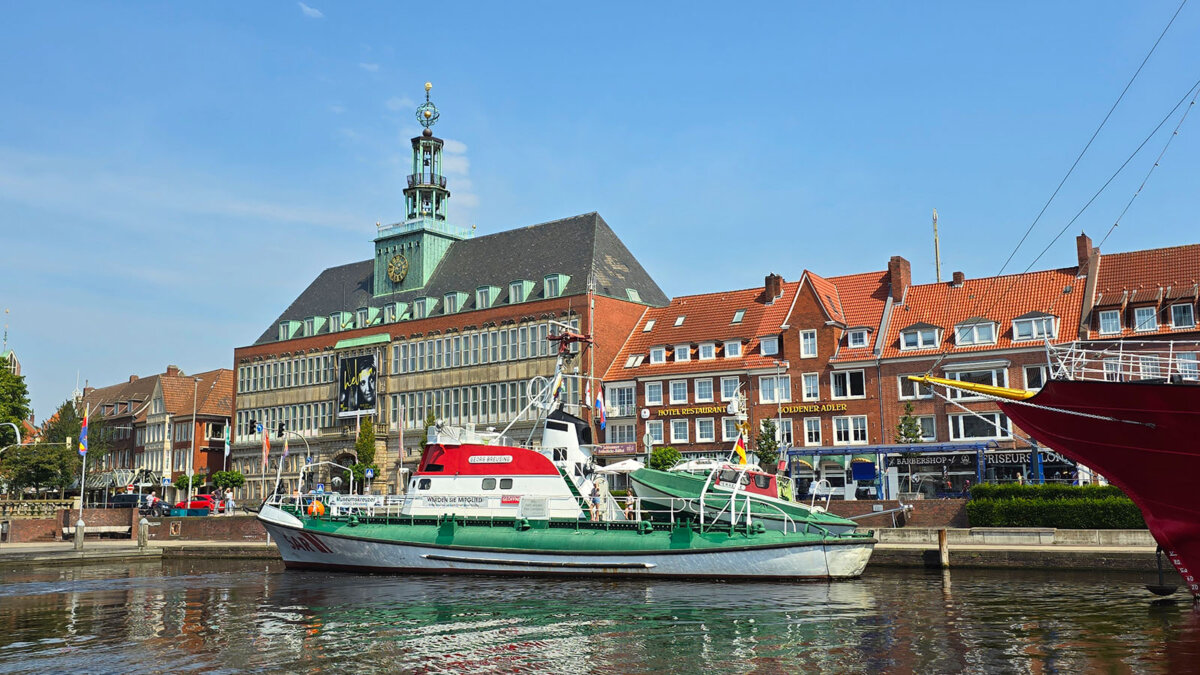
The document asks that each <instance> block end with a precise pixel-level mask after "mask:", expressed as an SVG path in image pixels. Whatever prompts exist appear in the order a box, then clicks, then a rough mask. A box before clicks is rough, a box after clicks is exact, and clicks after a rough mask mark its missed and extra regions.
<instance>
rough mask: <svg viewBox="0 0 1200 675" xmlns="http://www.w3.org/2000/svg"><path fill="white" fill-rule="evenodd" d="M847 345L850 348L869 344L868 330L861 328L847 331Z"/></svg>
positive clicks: (859, 347)
mask: <svg viewBox="0 0 1200 675" xmlns="http://www.w3.org/2000/svg"><path fill="white" fill-rule="evenodd" d="M846 346H847V347H849V348H850V349H861V348H863V347H866V346H867V331H866V330H865V329H862V328H859V329H856V330H852V331H849V332H847V333H846Z"/></svg>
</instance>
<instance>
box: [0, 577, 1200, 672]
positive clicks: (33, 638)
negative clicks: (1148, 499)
mask: <svg viewBox="0 0 1200 675" xmlns="http://www.w3.org/2000/svg"><path fill="white" fill-rule="evenodd" d="M1149 580H1150V579H1149V578H1148V577H1146V576H1143V575H1136V574H1128V573H1107V574H1105V573H1070V572H1029V571H1020V572H1001V571H979V570H955V571H952V572H949V573H943V572H940V571H939V572H926V571H917V570H901V569H889V568H882V567H871V568H868V572H867V575H866V576H865V577H864V578H863V579H861V580H857V581H850V582H839V583H785V584H771V583H737V584H735V583H728V584H722V583H688V582H670V581H630V580H622V581H602V580H587V579H583V580H549V579H525V578H483V577H414V576H373V575H357V574H340V573H338V574H330V573H314V572H300V571H286V570H284V569H283V567H282V565H281V564H280V563H278V562H273V561H204V560H196V561H191V560H173V561H156V562H149V563H134V564H119V565H113V564H104V565H99V564H98V565H92V566H84V567H62V568H43V569H38V570H33V569H15V568H14V569H2V570H0V672H5V673H60V672H61V673H65V672H71V673H132V672H171V673H207V674H216V673H236V672H270V673H276V672H278V673H296V672H307V673H313V672H330V673H335V672H336V673H346V672H352V673H367V672H454V673H462V672H481V673H485V672H559V673H578V672H612V673H629V672H632V673H659V672H661V673H688V672H719V673H748V672H767V673H770V672H806V673H807V672H831V673H837V672H979V673H983V672H986V673H1002V672H1014V673H1020V672H1072V673H1074V672H1095V671H1101V672H1145V673H1180V672H1194V671H1195V669H1196V668H1197V667H1198V666H1197V664H1200V610H1197V609H1194V608H1193V605H1192V602H1191V600H1190V599H1189V598H1185V597H1184V596H1183V595H1181V594H1179V595H1177V599H1176V600H1174V601H1171V600H1167V601H1162V600H1158V601H1156V600H1154V599H1153V596H1150V595H1149V594H1148V593H1147V592H1146V591H1145V590H1144V589H1143V588H1142V587H1141V584H1142V583H1144V582H1146V581H1149Z"/></svg>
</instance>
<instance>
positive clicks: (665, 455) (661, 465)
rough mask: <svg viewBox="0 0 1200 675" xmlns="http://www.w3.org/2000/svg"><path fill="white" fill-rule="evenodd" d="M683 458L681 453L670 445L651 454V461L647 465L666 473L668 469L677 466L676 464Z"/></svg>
mask: <svg viewBox="0 0 1200 675" xmlns="http://www.w3.org/2000/svg"><path fill="white" fill-rule="evenodd" d="M681 458H682V455H680V454H679V451H678V450H676V449H675V448H672V447H671V446H669V445H666V446H659V447H657V448H655V449H654V451H653V452H651V453H650V461H649V462H648V463H647V464H646V466H648V467H650V468H651V469H658V470H659V471H666V470H667V469H669V468H671V467H673V466H675V462H678V461H679V460H680V459H681Z"/></svg>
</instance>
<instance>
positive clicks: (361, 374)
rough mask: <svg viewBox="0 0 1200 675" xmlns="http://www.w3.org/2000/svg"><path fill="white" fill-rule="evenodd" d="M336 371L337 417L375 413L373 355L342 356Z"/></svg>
mask: <svg viewBox="0 0 1200 675" xmlns="http://www.w3.org/2000/svg"><path fill="white" fill-rule="evenodd" d="M338 371H339V375H340V377H339V378H338V385H339V388H338V402H337V405H338V408H337V411H338V417H360V416H362V415H373V414H375V376H376V370H375V355H374V354H367V355H364V356H348V357H344V358H342V360H341V362H339V363H338Z"/></svg>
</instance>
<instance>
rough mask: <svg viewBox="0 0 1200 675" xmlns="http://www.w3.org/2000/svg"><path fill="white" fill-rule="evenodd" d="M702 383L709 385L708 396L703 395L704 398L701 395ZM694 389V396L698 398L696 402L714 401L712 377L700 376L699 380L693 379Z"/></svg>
mask: <svg viewBox="0 0 1200 675" xmlns="http://www.w3.org/2000/svg"><path fill="white" fill-rule="evenodd" d="M702 384H707V385H708V396H707V397H703V398H702V397H701V395H700V388H701V385H702ZM692 391H693V392H694V393H693V396H694V397H695V399H696V403H712V402H713V394H714V392H713V381H712V378H708V377H704V378H700V379H697V380H693V381H692Z"/></svg>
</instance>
